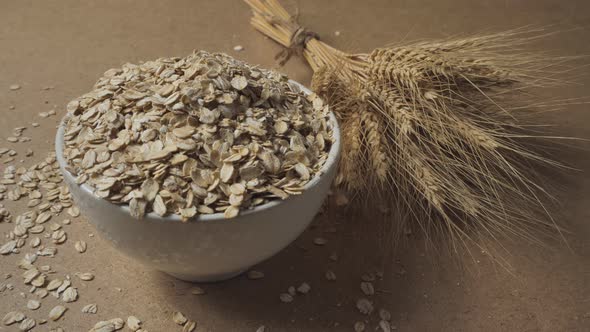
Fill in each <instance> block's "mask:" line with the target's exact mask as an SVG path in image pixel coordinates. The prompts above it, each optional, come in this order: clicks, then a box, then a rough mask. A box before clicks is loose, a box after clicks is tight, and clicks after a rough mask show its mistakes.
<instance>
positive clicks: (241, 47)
mask: <svg viewBox="0 0 590 332" xmlns="http://www.w3.org/2000/svg"><path fill="white" fill-rule="evenodd" d="M243 50H244V46H242V45H236V46H234V51H236V52H241V51H243Z"/></svg>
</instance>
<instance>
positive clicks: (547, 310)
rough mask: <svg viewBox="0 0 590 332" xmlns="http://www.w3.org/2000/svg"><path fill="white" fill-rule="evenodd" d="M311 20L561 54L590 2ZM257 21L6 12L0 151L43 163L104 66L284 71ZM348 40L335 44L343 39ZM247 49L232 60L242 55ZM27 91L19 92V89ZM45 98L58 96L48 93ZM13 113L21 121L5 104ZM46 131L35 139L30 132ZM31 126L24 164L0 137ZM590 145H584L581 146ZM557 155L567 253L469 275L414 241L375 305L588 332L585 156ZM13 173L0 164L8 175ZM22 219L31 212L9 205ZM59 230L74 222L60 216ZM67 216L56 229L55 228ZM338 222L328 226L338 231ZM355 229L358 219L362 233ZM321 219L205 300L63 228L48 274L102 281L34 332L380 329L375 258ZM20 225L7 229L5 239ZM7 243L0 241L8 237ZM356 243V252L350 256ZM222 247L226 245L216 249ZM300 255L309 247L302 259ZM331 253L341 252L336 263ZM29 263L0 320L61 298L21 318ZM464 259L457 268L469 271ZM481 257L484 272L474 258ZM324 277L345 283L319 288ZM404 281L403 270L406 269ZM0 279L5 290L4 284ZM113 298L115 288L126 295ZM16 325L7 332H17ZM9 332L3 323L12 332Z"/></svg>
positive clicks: (96, 9)
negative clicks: (364, 308) (218, 57)
mask: <svg viewBox="0 0 590 332" xmlns="http://www.w3.org/2000/svg"><path fill="white" fill-rule="evenodd" d="M294 3H295V2H294V1H292V2H291V5H292V4H294ZM297 3H298V4H299V7H300V9H301V21H302V23H303V24H304V25H306V26H308V27H310V28H311V29H313V30H314V31H316V32H318V33H319V34H320V35H321V36H322V37H323V40H325V41H328V42H330V43H333V44H334V45H335V46H337V47H341V48H345V49H348V50H353V51H367V50H370V49H372V48H374V47H377V46H381V45H385V44H393V43H396V42H400V41H404V40H416V39H427V38H441V37H448V36H451V35H460V34H468V33H473V32H485V31H501V30H506V29H511V28H516V27H521V26H525V25H529V24H532V25H536V26H547V25H555V26H554V27H551V29H558V30H569V31H567V32H566V33H563V34H560V35H558V36H553V37H550V38H548V39H547V40H546V41H545V42H544V43H543V44H542V45H541V46H540V47H541V48H543V49H547V50H551V51H555V52H556V53H559V54H567V55H580V54H590V44H589V43H588V40H589V38H588V32H587V29H584V28H585V27H587V26H588V24H589V23H590V2H588V1H583V0H570V1H560V0H503V1H500V0H497V1H492V0H476V1H473V0H439V1H428V0H413V1H411V0H367V1H359V0H356V1H352V0H338V1H312V0H300V1H297ZM249 17H250V13H249V11H248V9H247V7H246V6H245V5H244V4H243V3H242V2H240V1H237V0H233V1H230V0H224V1H199V0H178V1H162V0H160V1H154V0H143V1H130V0H116V1H114V0H104V1H76V0H61V1H30V0H18V1H16V0H13V1H9V0H2V1H0V115H1V116H0V133H1V135H0V147H11V148H15V149H16V150H17V151H18V152H19V156H18V157H17V159H26V160H25V165H29V164H30V163H31V160H39V159H40V158H41V157H42V156H43V155H44V154H45V153H46V151H48V150H49V149H51V148H52V140H53V137H54V132H55V125H56V124H57V121H58V117H52V118H50V119H45V120H44V119H41V118H39V117H38V113H39V112H41V111H48V110H49V109H52V108H55V109H56V110H57V111H58V114H59V115H63V114H64V109H65V104H66V103H67V101H68V100H70V99H72V98H74V97H76V96H78V95H80V94H82V93H84V92H85V91H88V90H89V89H90V88H91V86H92V84H93V83H94V82H95V80H96V78H98V77H99V76H100V75H101V74H102V73H103V72H104V71H105V70H107V69H109V68H111V67H114V66H120V65H121V64H123V63H124V62H137V61H140V60H149V59H153V58H156V57H160V56H182V55H185V54H187V53H189V52H191V51H192V50H193V49H205V50H209V51H222V52H228V53H229V54H231V55H234V56H237V57H239V58H241V59H244V60H247V61H249V62H252V63H255V64H260V65H262V66H265V67H275V66H276V64H275V61H274V60H273V57H274V55H275V54H276V53H277V52H278V51H279V47H278V46H277V45H275V44H274V43H272V42H271V41H270V40H268V39H265V38H264V37H262V36H261V35H260V34H259V33H257V32H255V31H254V30H253V29H252V28H251V27H250V26H249V23H248V20H249ZM337 30H338V31H340V32H341V34H340V36H338V37H337V36H335V34H334V32H335V31H337ZM238 44H240V45H243V46H244V48H245V50H244V51H243V52H240V53H236V52H234V51H233V50H232V48H233V46H235V45H238ZM281 70H282V71H283V72H285V73H287V74H288V75H290V76H291V77H292V78H294V79H296V80H298V81H300V82H302V83H304V84H309V80H310V78H311V72H310V70H309V69H308V68H307V67H306V66H305V64H304V63H303V62H302V61H301V60H300V59H294V60H292V61H290V62H289V63H288V64H287V65H286V66H285V67H284V68H281ZM587 73H588V70H587V69H586V68H580V69H579V70H577V71H576V72H575V73H573V74H575V75H576V76H578V77H581V78H579V79H578V82H579V83H578V84H576V85H572V86H570V87H567V88H563V89H557V90H553V92H552V93H554V95H553V97H556V98H569V97H573V96H581V95H586V96H587V95H589V91H588V88H587V83H588V82H590V81H589V79H588V76H587ZM15 83H18V84H20V85H21V86H22V89H21V90H18V91H9V89H8V87H9V86H10V85H11V84H15ZM44 86H54V87H55V88H54V89H52V90H49V91H42V90H41V89H42V87H44ZM10 105H14V106H15V109H14V110H9V106H10ZM586 109H587V107H586V106H572V107H569V108H568V112H567V113H564V114H562V115H554V116H551V118H552V120H553V121H555V122H557V123H558V124H559V125H560V126H561V127H560V129H559V130H560V131H561V132H563V133H566V134H568V135H572V136H578V137H585V138H590V126H589V125H588V124H589V121H590V116H589V115H588V113H587V112H586ZM34 121H36V122H40V123H41V124H42V126H41V127H40V128H35V129H31V128H30V123H31V122H34ZM21 125H24V126H29V129H27V130H26V131H25V135H26V136H30V137H32V138H33V141H32V142H31V143H30V144H26V146H31V147H32V148H33V149H34V151H35V156H34V157H32V158H24V150H25V144H23V143H19V144H13V143H9V142H7V141H5V140H4V139H5V138H6V137H7V136H10V135H11V132H12V128H14V127H17V126H21ZM586 148H587V145H586ZM556 157H558V158H561V159H563V160H566V161H567V162H569V163H571V164H572V165H574V166H575V167H577V168H579V171H576V172H572V173H571V174H570V175H569V176H568V177H567V178H566V179H564V180H563V181H562V187H563V190H562V192H561V193H560V194H559V199H560V201H561V207H560V211H559V212H560V213H561V215H562V216H560V217H559V218H560V221H561V222H563V223H565V224H566V225H568V227H569V228H570V229H571V235H570V236H569V237H568V239H569V245H570V249H568V248H565V247H564V246H557V248H556V249H551V250H549V249H547V250H545V249H540V248H538V247H533V246H530V245H527V244H524V243H520V242H519V241H516V242H515V243H511V244H508V250H509V251H510V252H511V253H512V256H511V257H509V262H510V263H511V264H512V266H513V267H514V269H513V270H511V273H508V272H507V271H506V270H503V269H502V268H500V267H498V266H497V265H496V264H493V263H492V262H490V260H489V259H488V258H486V257H485V255H481V253H480V252H478V251H477V250H475V253H474V257H475V258H465V259H464V263H466V264H465V266H467V267H468V269H467V271H461V270H460V269H458V268H456V267H455V265H456V261H453V260H452V259H447V258H442V259H440V260H438V261H437V265H438V266H436V267H433V264H432V260H430V259H429V258H428V256H431V255H432V254H433V253H432V252H428V251H425V250H424V249H423V246H422V245H421V244H420V242H419V241H417V240H412V239H410V243H411V244H412V245H411V246H410V247H409V248H407V249H402V250H401V251H399V252H398V253H397V254H396V256H395V257H394V259H393V260H392V264H390V267H389V268H388V269H386V271H385V276H384V278H383V280H381V281H379V282H377V283H376V288H377V289H378V290H379V292H378V294H377V295H376V296H375V297H374V298H373V300H374V301H375V304H376V307H377V308H386V309H388V310H389V311H390V312H391V313H392V317H393V318H392V325H394V326H396V327H397V330H398V331H590V240H589V239H590V226H589V221H590V218H589V217H590V212H589V211H590V210H589V209H588V201H589V198H590V178H589V177H588V173H587V171H588V170H589V169H590V153H588V152H587V151H581V150H569V149H564V150H563V151H560V152H558V153H556ZM4 167H5V165H4V164H0V170H3V169H4ZM3 203H5V204H6V205H7V206H9V207H10V208H11V209H12V210H13V211H17V210H16V207H17V206H21V204H10V203H7V202H3ZM64 218H65V217H64ZM61 219H63V218H60V219H58V220H61ZM340 221H342V222H343V220H340V219H338V220H331V221H329V222H330V223H332V224H333V223H336V222H340ZM357 222H362V221H358V220H357ZM325 223H326V221H325V220H323V221H322V223H319V224H320V226H319V227H317V228H313V229H310V230H309V231H308V232H306V234H305V235H304V236H302V237H301V238H300V239H299V240H297V241H296V245H293V246H291V247H289V248H288V249H286V250H285V251H283V252H281V253H280V254H279V255H277V256H275V257H274V258H272V259H270V260H269V261H267V262H265V263H263V264H261V265H260V266H259V267H258V269H259V270H262V271H264V272H265V273H266V278H264V279H262V280H258V281H250V280H247V279H246V278H244V277H239V278H237V279H234V280H231V281H228V282H223V283H218V284H212V285H203V287H204V288H205V289H206V290H207V292H208V294H207V295H204V296H200V297H195V296H191V295H190V294H188V295H186V293H187V289H188V288H189V287H190V285H189V284H187V283H184V282H180V281H176V280H174V279H172V278H170V277H168V276H166V275H164V274H161V273H158V272H154V271H150V270H147V269H145V268H143V267H142V266H139V265H137V264H136V263H135V262H133V261H131V260H129V259H127V258H126V257H122V256H120V255H119V254H118V253H117V252H115V251H114V250H113V249H111V248H110V247H109V246H108V244H107V243H105V242H104V241H102V240H101V239H100V238H99V237H98V236H95V237H89V236H88V234H89V233H93V232H94V230H93V229H92V227H91V226H90V225H88V224H87V223H86V222H85V221H83V220H82V221H77V222H74V223H73V224H72V225H70V226H68V227H66V230H67V232H68V235H69V239H68V241H67V242H66V244H64V245H62V246H60V247H59V254H58V255H57V257H56V258H53V259H50V258H40V259H39V261H38V262H39V263H38V265H44V264H50V265H51V266H52V268H53V269H54V270H56V271H58V274H57V275H58V276H60V277H63V276H64V273H70V274H71V275H72V277H73V273H74V272H77V271H80V272H87V271H89V272H93V273H94V274H95V275H96V279H95V280H94V281H91V282H84V283H83V282H81V281H77V280H76V281H75V285H77V286H78V287H79V293H80V298H79V300H78V301H77V302H75V303H72V304H68V305H67V307H68V308H69V310H68V312H66V314H65V315H64V317H63V318H62V319H61V320H60V321H59V322H57V323H54V322H51V323H47V324H45V325H43V326H41V327H37V328H35V329H34V331H47V330H49V329H50V328H51V327H56V326H62V327H63V328H64V329H65V331H68V332H70V331H86V330H88V329H89V328H90V327H91V326H92V325H93V324H94V323H95V322H97V321H99V320H105V319H110V318H114V317H122V318H124V319H126V318H127V316H128V315H131V314H133V315H136V316H137V317H139V318H140V319H142V320H144V321H145V328H146V329H147V330H149V331H152V332H153V331H180V330H181V329H180V327H178V326H175V325H174V324H173V323H172V320H171V313H172V312H173V311H175V310H180V311H182V312H184V313H185V314H186V315H187V316H189V318H191V319H193V320H195V321H197V322H198V326H199V331H255V330H256V328H257V327H258V326H260V325H265V326H266V327H267V331H351V330H352V325H353V323H354V322H355V321H357V320H366V321H367V322H368V329H367V331H374V329H375V326H376V324H377V322H378V320H377V315H376V314H373V315H372V316H369V317H366V316H362V315H360V313H359V312H358V311H357V310H356V309H355V307H354V303H355V301H356V299H358V298H360V297H361V292H360V288H359V282H360V279H359V276H360V274H361V273H363V272H364V271H368V269H370V268H372V267H374V266H376V265H375V264H376V263H378V262H376V261H375V260H374V259H371V257H374V255H373V252H372V249H364V248H368V247H370V246H366V247H365V246H362V245H361V244H362V242H363V241H367V240H363V239H361V240H356V241H352V240H351V238H352V237H354V236H353V235H352V234H351V233H350V231H348V228H347V227H345V226H337V228H338V229H339V231H338V233H336V234H323V233H322V230H323V229H325ZM11 228H12V225H10V224H0V233H1V234H2V235H4V234H6V233H7V232H9V231H10V229H11ZM319 235H322V236H325V237H326V238H328V240H329V243H328V244H327V245H326V246H325V247H317V246H314V245H313V244H312V243H311V241H312V239H313V237H315V236H319ZM78 239H84V240H86V241H87V242H88V247H89V249H88V251H87V252H86V253H85V254H83V255H80V254H77V253H76V252H75V251H74V249H73V244H74V242H75V241H76V240H78ZM2 242H3V240H2ZM352 243H354V245H352ZM220 245H223V244H221V243H220ZM303 248H305V249H303ZM332 251H337V252H338V253H339V254H340V260H339V261H338V262H337V263H334V262H330V261H329V260H328V256H329V254H330V253H331V252H332ZM20 257H22V254H21V255H12V256H10V257H1V258H0V272H1V275H0V278H3V275H4V274H5V273H11V274H13V277H12V279H10V280H7V281H6V282H11V283H13V284H14V285H15V287H16V288H15V290H13V291H5V292H3V293H0V315H2V316H3V315H4V314H5V313H6V312H8V311H11V310H14V309H16V308H18V309H20V310H23V311H25V312H26V313H27V315H28V316H30V317H33V318H35V319H37V320H40V319H43V318H45V319H47V314H48V312H49V310H50V309H51V308H52V307H53V306H54V305H56V304H58V301H57V300H56V299H54V298H53V297H51V296H49V297H47V298H46V299H44V300H42V307H41V308H40V309H39V310H37V311H33V312H32V311H30V310H28V309H26V302H27V299H25V298H23V297H21V296H20V295H19V293H20V292H24V293H25V294H26V295H27V298H33V296H31V295H30V294H28V292H27V291H28V287H25V286H24V285H23V284H22V278H21V276H20V274H21V271H19V270H18V269H17V268H16V264H17V262H18V260H19V259H20ZM460 260H461V259H460ZM473 260H475V261H473ZM327 268H330V269H332V270H334V271H335V272H336V274H337V276H338V280H337V281H336V282H328V281H326V280H325V279H324V277H323V275H324V271H325V270H326V269H327ZM400 271H405V273H403V272H400ZM304 281H306V282H308V283H310V285H311V287H312V290H311V292H310V293H309V294H307V295H305V296H298V297H296V300H295V301H294V302H293V303H291V304H283V303H280V302H279V299H278V295H279V294H280V293H281V292H284V291H286V289H287V288H288V287H289V286H291V285H293V286H297V285H299V283H301V282H304ZM0 282H5V281H3V280H0ZM116 288H120V289H121V291H118V290H117V289H116ZM91 302H94V303H97V304H98V307H99V311H98V314H97V315H83V314H82V313H81V312H80V309H81V307H82V306H83V305H85V304H88V303H91ZM10 328H13V329H12V330H11V329H10ZM13 330H14V327H0V331H13Z"/></svg>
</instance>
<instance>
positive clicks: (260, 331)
mask: <svg viewBox="0 0 590 332" xmlns="http://www.w3.org/2000/svg"><path fill="white" fill-rule="evenodd" d="M265 331H266V326H264V325H261V326H259V327H258V328H257V329H256V332H265Z"/></svg>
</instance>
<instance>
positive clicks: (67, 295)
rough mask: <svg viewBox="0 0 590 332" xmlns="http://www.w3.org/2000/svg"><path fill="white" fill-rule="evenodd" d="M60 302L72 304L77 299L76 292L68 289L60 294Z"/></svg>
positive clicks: (70, 288)
mask: <svg viewBox="0 0 590 332" xmlns="http://www.w3.org/2000/svg"><path fill="white" fill-rule="evenodd" d="M61 299H62V301H64V302H66V303H70V302H74V301H76V300H77V299H78V290H77V289H76V288H74V287H68V288H67V289H66V290H65V291H64V292H63V294H62V297H61Z"/></svg>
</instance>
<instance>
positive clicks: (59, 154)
mask: <svg viewBox="0 0 590 332" xmlns="http://www.w3.org/2000/svg"><path fill="white" fill-rule="evenodd" d="M289 82H291V83H293V84H295V85H296V86H297V87H298V88H299V89H301V91H302V92H303V93H304V94H305V95H310V94H312V93H313V92H312V91H311V90H309V89H308V88H307V87H305V86H304V85H303V84H301V83H299V82H297V81H294V80H291V79H289ZM68 117H69V114H66V115H65V116H64V117H63V119H62V120H61V121H60V123H59V126H58V129H57V133H56V137H55V154H56V159H57V162H58V164H59V168H60V169H61V172H62V175H63V176H64V178H65V177H68V178H69V179H70V180H71V181H69V182H71V183H72V184H75V185H77V186H78V187H80V188H81V189H82V191H83V192H84V194H86V195H88V196H90V197H92V198H93V199H95V200H100V201H104V202H106V203H108V204H110V205H111V206H112V208H114V209H119V210H120V211H122V212H124V213H126V214H128V215H129V216H130V217H131V212H130V211H129V205H127V204H121V205H119V204H114V203H112V202H110V201H108V200H105V199H102V198H100V197H97V196H96V195H94V193H93V192H92V189H91V188H90V186H88V185H86V184H81V185H78V184H76V183H75V181H74V176H73V175H72V174H71V173H70V171H68V170H67V167H66V166H67V162H66V161H65V158H64V157H63V144H64V138H63V136H64V124H65V121H66V120H67V118H68ZM328 118H329V125H331V129H332V146H331V148H330V151H329V152H328V157H327V158H326V161H325V162H324V165H323V166H322V168H321V169H320V170H319V171H318V172H317V173H316V174H315V176H314V177H313V178H312V179H311V180H310V181H309V182H308V183H306V184H305V186H303V191H302V192H301V194H300V195H290V196H289V197H288V198H286V199H284V200H280V199H276V200H272V201H270V202H268V203H265V204H262V205H257V206H255V207H254V208H252V209H248V210H244V211H240V213H239V214H238V216H236V217H235V218H230V219H226V218H225V217H224V216H223V213H212V214H198V215H196V216H195V217H192V218H189V219H188V220H187V221H182V219H181V218H180V216H179V215H177V214H170V215H167V216H164V217H161V216H159V215H158V214H156V213H155V212H153V211H152V212H149V213H146V214H145V215H144V216H143V218H141V219H140V221H141V220H154V221H162V222H181V223H193V222H234V221H235V220H237V219H238V218H240V217H245V216H248V215H250V214H254V213H259V212H263V211H266V210H269V209H273V208H276V207H278V206H280V205H282V204H285V203H287V202H289V201H291V200H292V199H293V198H296V197H299V196H303V195H305V194H306V192H307V191H308V190H310V189H311V188H313V187H315V186H317V185H318V184H319V183H320V182H321V181H322V180H323V176H324V175H325V174H327V173H328V172H329V171H330V170H331V169H333V168H335V167H337V165H338V160H339V157H340V143H341V142H340V141H341V138H340V127H339V125H338V120H337V119H336V116H335V115H334V113H333V112H332V111H331V110H330V111H329V112H328Z"/></svg>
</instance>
